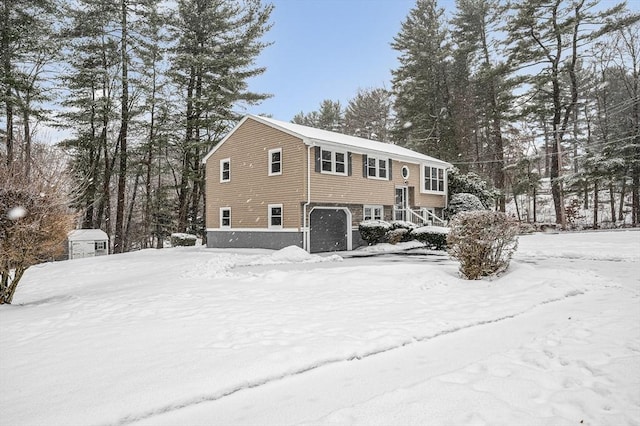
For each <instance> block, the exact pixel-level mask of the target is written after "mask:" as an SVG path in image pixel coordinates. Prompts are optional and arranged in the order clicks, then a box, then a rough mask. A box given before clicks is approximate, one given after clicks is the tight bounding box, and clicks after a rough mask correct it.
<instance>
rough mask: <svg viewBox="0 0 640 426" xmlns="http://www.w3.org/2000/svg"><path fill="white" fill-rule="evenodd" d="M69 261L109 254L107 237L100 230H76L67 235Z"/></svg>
mask: <svg viewBox="0 0 640 426" xmlns="http://www.w3.org/2000/svg"><path fill="white" fill-rule="evenodd" d="M67 241H68V250H69V251H68V253H69V259H81V258H83V257H94V256H103V255H106V254H109V249H108V247H109V236H108V235H107V233H106V232H104V231H102V230H100V229H76V230H73V231H71V232H69V234H68V235H67Z"/></svg>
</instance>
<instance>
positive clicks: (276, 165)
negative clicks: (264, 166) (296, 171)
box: [269, 148, 282, 176]
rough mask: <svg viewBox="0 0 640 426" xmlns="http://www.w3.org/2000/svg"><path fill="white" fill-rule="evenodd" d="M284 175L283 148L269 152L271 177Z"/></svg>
mask: <svg viewBox="0 0 640 426" xmlns="http://www.w3.org/2000/svg"><path fill="white" fill-rule="evenodd" d="M281 174H282V148H276V149H270V150H269V176H276V175H281Z"/></svg>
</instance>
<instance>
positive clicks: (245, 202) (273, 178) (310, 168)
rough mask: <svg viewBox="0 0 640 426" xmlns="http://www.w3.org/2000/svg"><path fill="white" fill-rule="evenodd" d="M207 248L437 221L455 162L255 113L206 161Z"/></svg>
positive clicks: (322, 241) (349, 237) (337, 241)
mask: <svg viewBox="0 0 640 426" xmlns="http://www.w3.org/2000/svg"><path fill="white" fill-rule="evenodd" d="M203 163H204V164H205V173H206V194H205V196H206V203H205V210H206V219H205V220H206V227H207V246H208V247H223V248H225V247H256V248H258V247H259V248H271V249H280V248H283V247H286V246H289V245H296V246H299V247H302V248H304V249H305V250H307V251H309V252H323V251H336V250H351V249H353V248H356V247H358V246H360V245H362V244H363V242H362V240H361V239H360V234H359V232H358V224H359V223H360V222H361V221H363V220H368V219H384V220H408V221H412V222H420V223H431V222H432V221H440V218H441V217H442V210H443V208H444V207H446V205H447V173H446V169H447V168H450V167H451V165H450V164H449V163H447V162H445V161H441V160H438V159H435V158H432V157H429V156H427V155H423V154H420V153H417V152H414V151H411V150H409V149H406V148H402V147H400V146H397V145H393V144H389V143H383V142H376V141H371V140H368V139H362V138H358V137H354V136H347V135H343V134H340V133H334V132H330V131H326V130H320V129H315V128H311V127H306V126H301V125H298V124H293V123H287V122H283V121H278V120H274V119H271V118H266V117H259V116H254V115H247V116H245V117H244V118H243V119H242V120H241V121H240V122H239V123H238V124H237V125H236V126H235V127H234V128H233V130H231V131H230V132H229V134H228V135H227V136H226V137H225V138H224V139H223V140H222V141H221V142H220V143H219V144H218V145H216V146H215V147H214V148H213V149H212V150H211V151H210V152H209V153H208V154H207V155H206V156H205V157H204V159H203Z"/></svg>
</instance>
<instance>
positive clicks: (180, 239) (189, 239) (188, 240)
mask: <svg viewBox="0 0 640 426" xmlns="http://www.w3.org/2000/svg"><path fill="white" fill-rule="evenodd" d="M197 239H198V237H196V236H195V235H192V234H184V233H181V232H176V233H173V234H171V246H172V247H178V246H195V245H196V240H197Z"/></svg>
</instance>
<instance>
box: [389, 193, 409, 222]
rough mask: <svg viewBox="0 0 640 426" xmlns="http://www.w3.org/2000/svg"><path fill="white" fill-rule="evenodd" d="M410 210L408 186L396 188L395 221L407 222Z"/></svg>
mask: <svg viewBox="0 0 640 426" xmlns="http://www.w3.org/2000/svg"><path fill="white" fill-rule="evenodd" d="M408 208H409V188H408V187H406V186H398V187H396V204H395V209H394V211H395V213H394V217H393V218H394V219H395V220H407V209H408Z"/></svg>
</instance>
